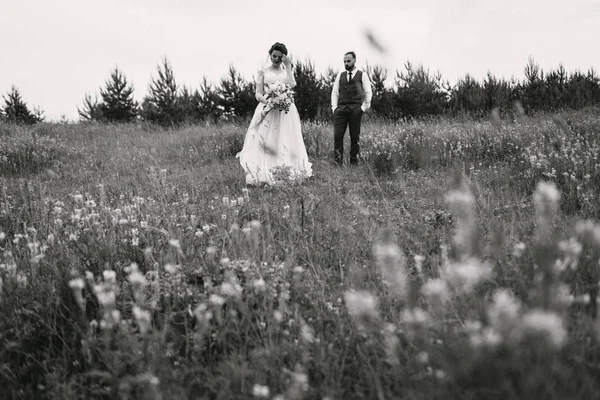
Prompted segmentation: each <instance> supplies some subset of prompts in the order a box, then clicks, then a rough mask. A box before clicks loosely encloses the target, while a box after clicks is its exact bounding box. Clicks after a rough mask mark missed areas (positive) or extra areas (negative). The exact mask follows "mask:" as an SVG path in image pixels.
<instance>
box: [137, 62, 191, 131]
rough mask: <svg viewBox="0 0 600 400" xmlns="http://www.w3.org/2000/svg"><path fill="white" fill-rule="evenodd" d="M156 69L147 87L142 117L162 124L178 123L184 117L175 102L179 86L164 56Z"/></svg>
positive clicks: (176, 101)
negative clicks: (147, 92) (156, 73)
mask: <svg viewBox="0 0 600 400" xmlns="http://www.w3.org/2000/svg"><path fill="white" fill-rule="evenodd" d="M157 71H158V78H154V77H153V78H152V81H151V83H150V85H149V87H148V90H149V92H150V95H149V96H148V97H147V98H146V99H145V100H147V104H146V109H144V115H143V116H144V119H147V120H149V121H151V122H155V123H158V124H160V125H163V126H170V125H175V124H179V123H181V122H183V117H184V115H183V114H182V113H181V111H182V110H181V108H180V107H179V106H178V104H177V103H178V91H179V87H178V86H177V83H176V82H175V77H174V75H173V68H172V67H171V65H170V63H169V62H168V60H167V58H166V57H164V58H163V59H162V65H158V67H157Z"/></svg>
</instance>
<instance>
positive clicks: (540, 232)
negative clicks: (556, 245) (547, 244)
mask: <svg viewBox="0 0 600 400" xmlns="http://www.w3.org/2000/svg"><path fill="white" fill-rule="evenodd" d="M559 200H560V193H559V191H558V190H557V189H556V186H555V185H554V184H552V183H548V182H540V183H538V185H537V188H536V191H535V195H534V204H535V211H536V216H537V222H538V224H537V229H536V239H537V241H538V242H540V241H544V240H545V239H546V238H547V237H548V236H549V235H550V233H551V232H552V229H553V228H552V220H553V218H554V217H555V215H556V213H557V211H558V202H559Z"/></svg>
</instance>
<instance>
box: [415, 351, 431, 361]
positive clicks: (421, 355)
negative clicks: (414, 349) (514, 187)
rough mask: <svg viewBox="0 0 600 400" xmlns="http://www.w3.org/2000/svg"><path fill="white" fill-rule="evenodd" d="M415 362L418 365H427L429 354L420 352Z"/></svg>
mask: <svg viewBox="0 0 600 400" xmlns="http://www.w3.org/2000/svg"><path fill="white" fill-rule="evenodd" d="M416 358H417V362H418V363H419V364H427V363H429V354H428V353H427V352H426V351H421V352H419V354H417V357H416Z"/></svg>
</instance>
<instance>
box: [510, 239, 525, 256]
mask: <svg viewBox="0 0 600 400" xmlns="http://www.w3.org/2000/svg"><path fill="white" fill-rule="evenodd" d="M525 248H526V246H525V243H523V242H519V243H517V244H515V246H514V248H513V256H515V257H516V258H519V257H521V256H522V255H523V253H524V252H525Z"/></svg>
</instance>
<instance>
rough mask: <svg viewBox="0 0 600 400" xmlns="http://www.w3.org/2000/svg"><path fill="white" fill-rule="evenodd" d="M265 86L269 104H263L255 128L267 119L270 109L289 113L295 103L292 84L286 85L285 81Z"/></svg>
mask: <svg viewBox="0 0 600 400" xmlns="http://www.w3.org/2000/svg"><path fill="white" fill-rule="evenodd" d="M265 86H266V87H265V97H266V98H267V104H265V105H264V106H263V110H262V112H261V115H260V119H259V120H258V121H256V123H255V124H254V125H253V128H255V127H256V126H258V125H260V124H261V123H262V122H263V121H264V120H265V118H266V117H267V114H268V113H269V111H271V110H273V109H275V110H278V111H283V112H285V113H286V114H287V113H288V112H289V111H290V106H291V105H292V104H293V103H294V90H293V89H292V88H291V86H290V85H286V84H285V83H283V82H275V83H274V84H272V85H269V86H267V85H265Z"/></svg>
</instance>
